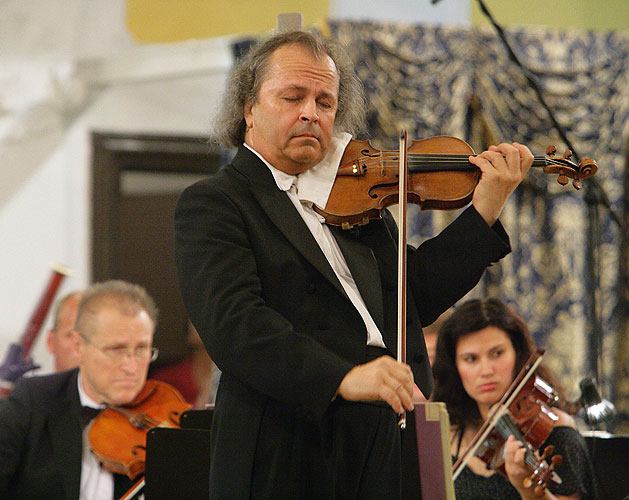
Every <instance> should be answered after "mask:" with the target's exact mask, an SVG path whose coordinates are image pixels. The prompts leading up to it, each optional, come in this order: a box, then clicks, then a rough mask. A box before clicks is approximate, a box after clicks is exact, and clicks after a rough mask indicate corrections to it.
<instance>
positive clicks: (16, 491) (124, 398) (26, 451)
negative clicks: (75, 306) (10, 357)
mask: <svg viewBox="0 0 629 500" xmlns="http://www.w3.org/2000/svg"><path fill="white" fill-rule="evenodd" d="M156 323H157V308H156V306H155V303H154V301H153V299H152V298H151V297H150V296H149V295H148V294H147V293H146V291H145V290H144V289H143V288H142V287H140V286H138V285H134V284H131V283H127V282H124V281H118V280H112V281H107V282H104V283H97V284H95V285H93V286H92V287H90V288H88V289H87V290H86V291H85V292H84V293H83V297H82V299H81V302H80V304H79V310H78V315H77V320H76V326H75V329H74V331H73V335H74V336H75V346H76V350H77V352H76V354H77V357H78V359H79V366H78V368H76V369H74V370H70V371H65V372H62V373H56V374H53V375H47V376H39V377H24V378H22V379H21V380H20V382H19V383H18V384H17V385H16V387H15V389H14V390H13V393H12V394H11V396H10V397H9V398H8V399H6V400H5V401H2V402H1V403H0V498H12V499H16V500H17V499H33V498H46V499H47V500H56V499H59V500H61V499H63V500H69V499H73V500H76V499H79V500H88V499H89V500H101V499H102V500H111V499H114V498H119V497H120V496H121V495H122V494H123V493H125V492H126V491H127V489H128V488H129V487H130V486H131V481H130V480H129V479H128V478H126V476H118V475H117V474H112V473H111V472H109V471H107V470H105V469H104V468H102V467H101V465H100V464H99V463H98V461H97V460H96V458H95V456H94V454H93V453H92V452H91V451H90V449H89V443H88V441H87V439H86V426H87V423H88V420H87V419H88V417H87V415H88V414H92V415H94V414H96V413H97V412H98V410H99V409H103V408H105V407H107V406H122V405H125V404H128V403H130V402H131V401H133V400H134V399H135V397H136V396H137V395H138V394H139V392H140V391H141V390H142V388H143V387H144V384H145V382H146V377H147V372H148V368H149V364H150V362H151V361H152V360H154V359H155V358H156V356H157V349H156V348H154V347H153V346H152V342H153V333H154V331H155V325H156ZM90 409H91V410H90Z"/></svg>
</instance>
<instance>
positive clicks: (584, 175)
mask: <svg viewBox="0 0 629 500" xmlns="http://www.w3.org/2000/svg"><path fill="white" fill-rule="evenodd" d="M556 152H557V148H556V147H555V146H548V148H546V156H545V157H544V162H545V165H544V169H543V170H544V172H545V173H547V174H559V176H558V177H557V182H558V183H559V184H561V185H562V186H565V185H566V184H568V179H572V185H573V186H574V188H575V189H577V190H578V189H581V187H582V184H581V180H582V179H588V178H589V177H592V176H593V175H594V174H595V173H596V172H597V171H598V165H597V164H596V161H594V160H592V159H591V158H583V159H581V160H580V161H579V164H578V165H577V164H576V163H574V162H573V161H571V160H570V158H572V151H570V150H569V149H568V150H566V151H565V152H564V154H563V155H562V156H555V153H556ZM533 166H535V162H534V163H533Z"/></svg>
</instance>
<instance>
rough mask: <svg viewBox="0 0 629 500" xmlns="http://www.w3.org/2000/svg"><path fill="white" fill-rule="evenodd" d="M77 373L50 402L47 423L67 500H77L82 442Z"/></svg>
mask: <svg viewBox="0 0 629 500" xmlns="http://www.w3.org/2000/svg"><path fill="white" fill-rule="evenodd" d="M77 373H78V370H76V372H75V373H74V375H73V376H72V377H71V378H70V380H69V383H68V387H67V391H66V393H65V395H62V397H60V398H59V399H58V400H56V401H53V402H52V403H51V405H52V411H51V418H50V424H49V429H50V440H51V442H52V448H53V453H54V455H55V462H56V463H58V464H64V467H63V469H62V470H61V475H62V480H63V485H64V488H65V491H66V497H67V498H68V500H70V499H76V498H79V493H80V485H81V482H80V478H81V457H82V448H83V442H82V437H81V424H80V421H79V411H80V409H79V406H80V405H79V395H78V388H77Z"/></svg>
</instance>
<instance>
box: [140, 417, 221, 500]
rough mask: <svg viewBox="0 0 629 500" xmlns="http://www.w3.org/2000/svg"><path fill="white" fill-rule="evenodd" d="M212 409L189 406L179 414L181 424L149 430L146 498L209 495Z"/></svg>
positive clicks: (190, 499) (180, 499)
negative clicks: (191, 408)
mask: <svg viewBox="0 0 629 500" xmlns="http://www.w3.org/2000/svg"><path fill="white" fill-rule="evenodd" d="M212 411H213V410H211V409H207V410H188V411H186V412H184V413H183V414H182V415H181V420H180V422H179V423H180V425H181V428H179V429H177V428H167V427H155V428H153V429H151V430H150V431H149V432H148V434H147V437H146V471H145V479H146V485H145V487H144V498H145V500H172V499H173V498H176V499H177V500H198V499H200V498H209V478H210V426H211V423H212Z"/></svg>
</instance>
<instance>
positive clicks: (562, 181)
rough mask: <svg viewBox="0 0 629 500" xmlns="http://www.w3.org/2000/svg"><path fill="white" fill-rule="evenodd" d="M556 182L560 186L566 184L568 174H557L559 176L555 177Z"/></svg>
mask: <svg viewBox="0 0 629 500" xmlns="http://www.w3.org/2000/svg"><path fill="white" fill-rule="evenodd" d="M557 182H558V183H559V184H561V185H562V186H565V185H566V184H568V176H567V175H565V174H559V177H557Z"/></svg>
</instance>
